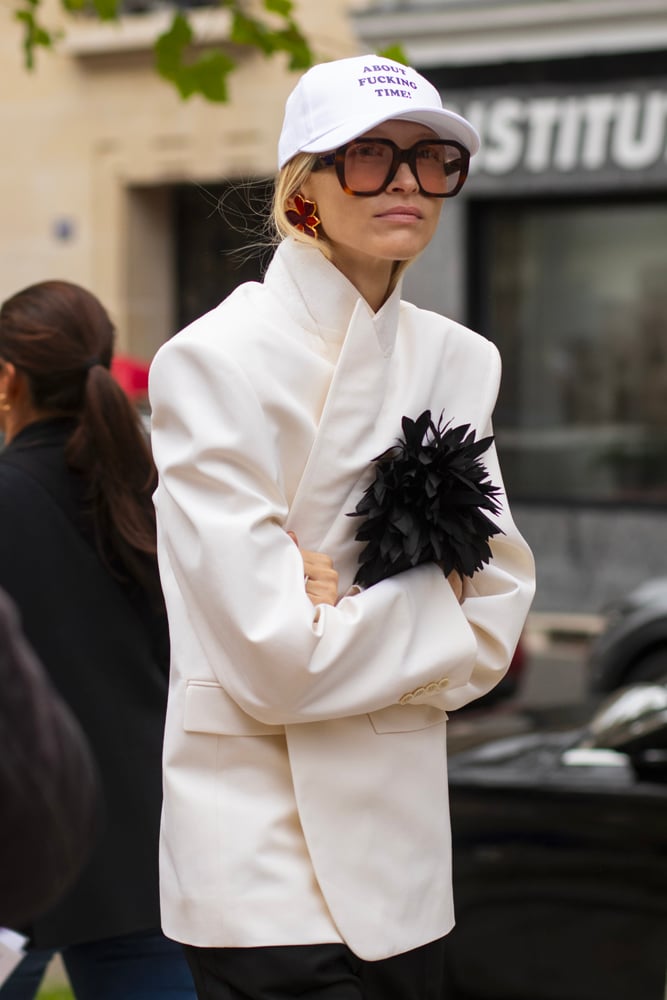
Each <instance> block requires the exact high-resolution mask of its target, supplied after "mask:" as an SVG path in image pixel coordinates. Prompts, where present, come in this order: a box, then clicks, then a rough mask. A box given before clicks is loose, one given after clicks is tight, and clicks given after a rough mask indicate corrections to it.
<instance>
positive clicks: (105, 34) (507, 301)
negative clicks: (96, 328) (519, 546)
mask: <svg viewBox="0 0 667 1000" xmlns="http://www.w3.org/2000/svg"><path fill="white" fill-rule="evenodd" d="M147 7H148V9H146V5H145V4H144V3H143V0H142V2H141V3H137V2H133V9H134V11H135V12H134V13H132V14H128V15H127V16H126V17H124V18H123V19H122V22H121V24H120V25H119V26H100V25H99V24H96V23H95V22H91V21H86V20H85V19H79V20H77V21H76V22H68V23H67V32H66V35H65V38H64V40H63V41H62V42H61V43H60V44H59V46H58V48H57V50H56V52H54V53H52V54H50V53H40V54H39V55H38V67H37V70H36V71H35V72H34V73H32V74H30V73H27V72H26V71H25V69H24V68H23V65H22V52H21V45H20V28H19V26H18V25H17V24H16V23H15V22H14V21H12V20H11V14H10V12H9V11H8V10H7V9H5V10H4V12H3V13H2V14H0V19H2V20H0V27H1V28H2V30H0V125H1V127H2V134H3V136H4V139H5V146H4V148H5V155H4V156H3V157H2V159H1V160H0V232H2V240H0V264H1V266H0V300H1V299H4V298H5V297H6V296H7V295H9V294H11V293H12V292H14V291H16V290H17V289H19V288H21V287H24V286H25V285H27V284H29V283H31V282H33V281H39V280H43V279H45V278H51V277H61V278H66V279H69V280H72V281H77V282H79V283H81V284H83V285H85V286H87V287H89V288H91V289H92V290H94V291H95V292H96V293H97V294H98V295H99V296H100V298H101V299H102V301H103V302H104V303H105V305H106V306H107V308H108V309H109V311H110V312H111V314H112V316H113V318H114V321H115V322H116V325H117V328H118V346H119V348H120V350H123V351H126V352H129V353H131V354H133V355H135V356H138V357H139V358H143V359H145V360H150V358H151V357H152V355H153V353H154V352H155V350H156V349H157V347H158V346H159V345H160V344H161V343H162V342H163V341H164V340H165V339H166V338H167V337H169V336H170V335H171V334H172V333H173V332H174V331H175V330H176V329H178V328H180V327H181V326H183V325H184V324H185V323H186V322H188V321H189V320H190V319H192V318H193V317H194V316H196V315H198V314H200V313H201V312H202V311H204V310H205V309H207V308H210V307H211V306H213V305H215V304H216V303H217V302H218V301H220V300H221V299H222V298H223V297H224V296H225V295H226V294H227V293H228V292H229V291H230V290H231V289H232V288H233V287H234V286H235V285H236V284H238V283H239V282H240V281H242V280H245V279H246V278H255V277H257V276H258V275H259V273H260V270H261V265H262V260H263V259H266V250H265V247H264V249H263V241H265V236H264V234H263V233H262V227H261V219H262V210H263V208H264V205H265V200H266V197H267V194H268V191H269V189H270V180H271V178H272V177H273V175H274V170H275V148H276V142H277V137H278V133H279V130H280V124H281V119H282V108H283V105H284V100H285V97H286V95H287V93H288V92H289V90H290V89H291V88H292V86H293V85H294V80H295V78H294V76H293V75H292V74H290V73H289V72H288V71H287V70H286V68H285V63H284V62H283V61H281V60H280V59H277V60H272V61H267V60H264V59H262V58H261V57H260V56H255V55H253V56H248V55H247V54H246V55H243V54H241V53H237V55H238V57H239V62H240V65H239V69H238V71H237V72H236V73H235V75H234V76H233V78H232V80H231V85H230V91H231V99H230V102H229V103H228V104H226V105H217V106H216V105H211V104H207V103H206V102H205V101H203V100H201V99H199V98H193V99H191V100H190V101H188V102H184V101H181V100H180V99H179V97H178V96H177V95H176V93H175V92H174V91H172V89H171V88H170V86H169V85H168V84H166V83H164V82H163V81H162V80H160V79H159V78H158V77H157V75H156V73H155V71H154V69H153V55H152V49H151V45H152V41H153V39H154V38H155V37H156V35H157V34H158V33H159V32H160V31H161V30H164V27H165V26H166V24H167V23H168V18H169V14H168V12H167V11H165V10H164V9H161V8H160V6H159V5H157V6H155V7H153V6H152V5H151V2H148V4H147ZM297 12H298V16H299V20H300V22H301V23H302V24H303V27H304V28H305V30H306V33H307V34H308V36H309V38H310V39H311V41H312V43H313V47H314V49H315V51H316V53H317V55H318V57H319V58H331V57H339V56H343V55H347V54H352V53H354V52H359V51H369V52H370V51H376V50H377V49H378V48H382V47H384V46H386V45H388V44H390V43H392V42H396V41H399V42H400V43H401V44H402V45H403V47H404V49H405V51H406V53H407V55H408V58H409V61H410V62H412V63H413V64H414V65H415V66H417V67H418V68H419V69H420V70H421V71H422V72H424V73H425V74H426V75H427V76H429V77H430V78H431V79H432V80H433V82H434V83H435V84H436V85H437V86H438V87H439V89H440V90H441V92H442V93H443V97H444V100H445V102H446V104H448V105H449V106H454V107H457V108H459V109H460V110H461V111H462V112H463V113H464V114H465V115H467V116H468V117H469V118H470V119H471V120H472V121H473V122H475V124H476V125H477V127H478V129H479V131H480V133H481V137H482V150H481V152H480V154H479V155H478V156H477V157H475V159H474V161H473V169H472V172H471V177H470V179H469V181H468V184H467V185H466V187H465V188H464V190H463V192H462V194H461V195H460V196H459V197H457V198H456V199H454V200H453V201H451V202H446V203H445V207H444V212H443V219H442V224H441V225H440V227H439V230H438V234H437V237H436V240H435V241H434V243H433V245H432V246H431V247H430V248H429V250H428V251H427V253H426V254H425V255H424V257H423V258H422V259H421V260H420V261H419V262H418V263H417V264H416V265H415V266H414V267H413V268H411V269H410V271H409V272H408V274H407V277H406V294H407V297H409V298H412V299H414V301H416V302H418V303H419V304H421V305H424V306H426V307H427V308H428V307H431V308H435V309H437V310H438V311H441V312H443V313H445V314H447V315H450V316H452V317H453V318H455V319H458V320H460V321H462V322H464V323H466V324H467V325H469V326H471V327H473V328H475V329H477V330H479V331H480V332H481V333H483V334H484V335H486V336H488V337H489V338H490V339H492V340H494V341H495V342H496V343H497V344H498V346H499V348H500V350H501V353H502V357H503V364H504V378H503V386H502V390H501V396H500V399H499V403H498V408H497V416H496V428H495V430H496V435H497V439H498V446H499V449H500V451H501V455H502V459H503V467H504V470H505V476H506V486H507V489H508V492H509V494H510V498H511V500H512V504H513V509H514V510H515V512H516V516H517V520H518V522H519V524H520V527H521V528H522V530H523V531H524V533H525V534H526V536H527V538H528V539H529V541H530V542H531V544H532V546H533V548H534V550H535V553H536V557H537V565H538V592H537V597H536V601H535V605H534V607H535V609H536V610H537V611H544V612H559V613H561V612H565V613H568V614H573V615H589V614H596V613H598V612H599V611H600V610H601V609H602V608H603V607H604V605H605V603H606V602H607V601H608V600H609V599H610V598H613V597H615V596H617V595H619V594H622V593H624V592H625V591H626V590H628V589H629V588H630V587H632V586H633V585H635V584H637V583H639V582H641V581H643V580H644V579H646V578H648V577H651V576H658V575H667V557H666V556H665V552H666V551H667V514H666V513H665V499H666V498H667V236H666V235H665V234H667V4H666V3H665V0H633V3H632V4H628V3H627V0H532V2H529V0H419V2H417V0H376V2H371V0H357V2H350V0H327V3H321V2H320V0H301V2H300V3H298V4H297ZM46 14H47V16H48V18H49V20H50V22H51V23H52V24H53V23H56V22H57V20H58V18H59V17H62V14H61V11H60V4H59V3H58V0H47V3H46ZM193 15H194V20H195V24H196V29H197V35H198V38H199V39H200V40H201V41H203V42H205V41H206V40H207V39H208V40H212V41H215V42H219V41H221V40H222V41H223V42H224V40H225V38H226V32H228V29H229V24H228V21H227V20H226V15H225V12H224V11H221V10H219V9H214V8H202V9H197V10H196V11H194V12H193ZM253 245H255V250H252V249H251V251H249V250H248V247H251V248H252V246H253Z"/></svg>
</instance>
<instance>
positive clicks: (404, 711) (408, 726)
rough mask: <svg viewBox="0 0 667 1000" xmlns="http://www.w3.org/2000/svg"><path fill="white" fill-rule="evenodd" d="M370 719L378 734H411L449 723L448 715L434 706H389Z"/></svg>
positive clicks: (371, 715)
mask: <svg viewBox="0 0 667 1000" xmlns="http://www.w3.org/2000/svg"><path fill="white" fill-rule="evenodd" d="M368 717H369V719H370V720H371V725H372V726H373V729H374V730H375V732H376V733H409V732H411V731H413V730H416V729H430V727H431V726H438V725H441V724H442V723H443V722H446V721H447V713H446V712H443V711H442V709H440V708H435V706H434V705H389V707H388V708H382V709H380V711H379V712H371V713H370V715H369V716H368Z"/></svg>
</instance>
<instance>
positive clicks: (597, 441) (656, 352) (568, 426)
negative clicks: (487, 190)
mask: <svg viewBox="0 0 667 1000" xmlns="http://www.w3.org/2000/svg"><path fill="white" fill-rule="evenodd" d="M472 232H473V246H474V254H475V258H476V262H477V264H478V271H477V274H478V275H479V281H478V282H476V284H477V289H478V291H477V292H476V296H475V298H476V302H475V303H472V308H471V314H472V316H473V318H474V322H473V324H472V325H473V326H475V327H476V329H479V330H480V331H482V332H483V333H484V334H485V335H486V336H488V337H489V338H490V339H491V340H493V341H494V342H495V343H496V344H497V345H498V347H499V349H500V351H501V354H502V357H503V384H502V388H501V395H500V399H499V401H498V406H497V409H496V417H495V430H496V437H497V442H498V448H499V451H500V453H501V458H502V461H503V468H504V475H505V478H506V481H507V488H508V492H509V493H510V495H511V496H512V497H513V498H516V499H522V500H548V501H559V500H560V501H582V502H601V501H602V502H618V503H651V502H655V503H657V502H660V503H664V502H665V501H666V500H667V239H666V238H665V234H666V233H667V203H665V202H664V201H657V200H656V201H653V202H650V201H644V202H641V201H638V200H637V199H634V200H633V201H629V200H628V201H619V200H616V201H605V202H591V201H587V202H584V201H579V202H578V201H567V202H551V203H540V204H537V203H535V202H532V203H528V202H526V201H522V202H511V203H508V202H502V203H478V204H477V205H476V206H475V208H474V210H473V228H472Z"/></svg>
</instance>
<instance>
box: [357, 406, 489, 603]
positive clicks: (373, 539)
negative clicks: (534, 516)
mask: <svg viewBox="0 0 667 1000" xmlns="http://www.w3.org/2000/svg"><path fill="white" fill-rule="evenodd" d="M402 427H403V435H404V440H400V439H399V440H398V441H397V443H396V444H395V445H393V446H392V447H391V448H388V449H387V450H386V451H384V452H383V453H382V454H381V455H378V457H377V458H374V459H373V462H374V464H375V479H374V481H373V482H372V483H371V485H370V486H369V487H368V489H367V490H366V491H365V492H364V495H363V497H362V498H361V500H360V501H359V503H358V504H357V506H356V508H355V510H354V512H353V513H351V514H348V517H363V518H364V519H365V520H364V521H363V523H362V524H361V525H360V527H359V528H358V530H357V533H356V535H355V538H356V540H357V541H360V542H367V543H368V544H367V545H366V547H365V548H364V549H363V551H362V552H361V553H360V555H359V569H358V570H357V575H356V576H355V578H354V582H355V583H358V584H360V585H361V586H362V587H370V586H371V585H372V584H374V583H377V582H378V581H379V580H383V579H385V577H388V576H394V574H396V573H401V572H403V570H406V569H410V568H411V567H412V566H418V565H419V564H420V563H423V562H436V563H438V564H439V565H440V566H441V567H442V570H443V572H444V573H445V575H448V574H449V573H450V572H451V571H452V570H456V571H457V572H458V573H459V574H460V575H461V576H472V575H473V573H475V572H476V571H477V570H478V569H481V568H482V566H483V565H484V563H488V562H489V560H490V558H491V549H490V547H489V538H491V537H492V536H493V535H497V534H502V528H499V527H498V525H497V524H495V523H494V522H493V521H492V520H491V519H490V518H489V517H488V516H487V514H486V513H485V511H489V512H490V513H491V514H498V513H499V511H500V503H499V502H498V500H497V499H496V497H497V495H498V494H499V493H500V488H499V487H497V486H494V485H493V483H492V482H491V481H490V479H489V475H488V472H487V470H486V467H485V465H484V463H483V462H481V461H480V458H479V456H480V455H481V454H482V453H483V452H485V451H486V450H487V448H488V447H489V446H490V444H491V442H492V441H493V437H485V438H482V439H481V440H480V441H475V431H474V430H470V424H462V425H461V426H460V427H452V426H451V424H450V423H446V424H444V425H443V423H442V414H441V415H440V419H439V421H438V423H437V425H436V424H435V423H434V422H433V420H432V419H431V411H430V410H425V411H424V413H422V414H421V416H420V417H417V419H416V420H411V419H410V418H409V417H403V420H402Z"/></svg>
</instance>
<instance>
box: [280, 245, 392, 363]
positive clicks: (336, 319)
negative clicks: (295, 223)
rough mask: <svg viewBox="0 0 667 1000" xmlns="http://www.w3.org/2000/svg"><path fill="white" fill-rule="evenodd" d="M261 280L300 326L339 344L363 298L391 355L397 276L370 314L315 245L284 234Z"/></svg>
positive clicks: (348, 283)
mask: <svg viewBox="0 0 667 1000" xmlns="http://www.w3.org/2000/svg"><path fill="white" fill-rule="evenodd" d="M264 284H265V286H266V287H267V288H268V289H269V290H270V291H275V293H276V294H278V295H279V296H280V297H281V299H283V301H284V302H286V303H287V304H288V305H289V309H290V311H291V312H293V314H294V318H295V319H296V320H297V322H298V323H299V325H300V326H302V327H303V328H305V329H308V330H311V331H312V332H314V333H317V335H318V336H320V337H321V338H322V339H323V340H325V341H326V342H327V343H330V344H337V345H338V346H340V344H341V343H342V341H343V339H344V337H345V333H346V331H347V329H348V326H349V324H350V320H351V318H352V315H353V313H354V311H355V309H356V308H357V307H358V305H359V303H362V304H363V307H365V309H366V310H367V311H368V316H369V318H370V320H371V322H372V323H373V326H374V328H375V331H376V334H377V338H378V342H379V344H380V348H381V350H382V353H383V354H385V355H388V354H391V352H392V350H393V347H394V343H395V340H396V331H397V327H398V312H399V306H400V300H401V282H400V281H399V283H398V285H397V286H396V288H395V289H394V290H393V292H392V293H391V295H390V296H389V298H388V299H387V301H386V302H385V303H384V304H383V306H382V307H381V308H380V309H379V310H378V311H377V312H376V313H374V312H373V310H372V309H371V307H370V306H369V305H368V303H367V302H366V300H365V299H364V298H363V297H362V296H361V295H360V293H359V291H358V290H357V289H356V288H355V287H354V285H353V284H352V282H351V281H349V280H348V278H346V277H345V275H344V274H343V273H342V271H339V270H338V268H337V267H336V266H335V265H334V264H332V263H331V262H330V261H329V260H327V258H326V257H325V256H324V254H323V253H322V252H321V251H320V250H319V249H318V248H317V247H316V246H313V247H309V246H306V245H304V244H302V243H299V242H297V241H296V240H292V239H286V240H283V242H282V243H281V244H280V245H279V247H278V249H277V250H276V253H275V255H274V257H273V260H272V261H271V264H270V265H269V268H268V270H267V272H266V277H265V279H264Z"/></svg>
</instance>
